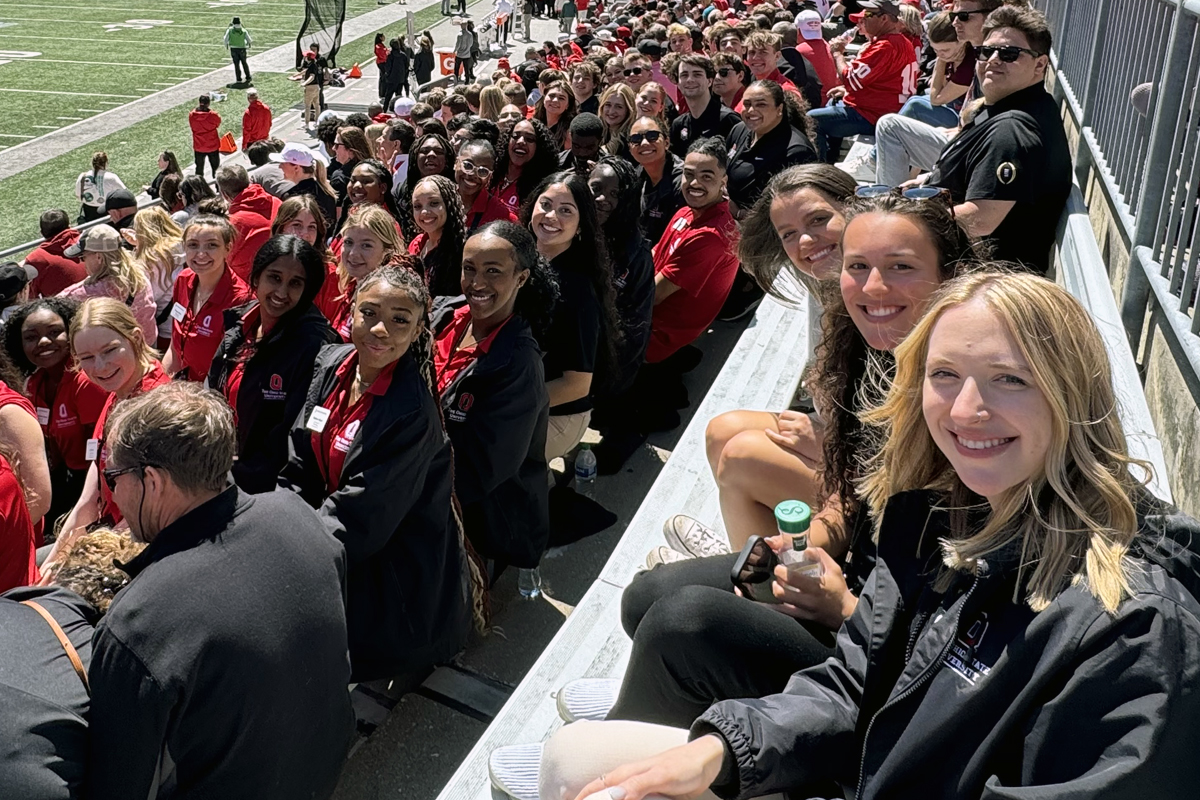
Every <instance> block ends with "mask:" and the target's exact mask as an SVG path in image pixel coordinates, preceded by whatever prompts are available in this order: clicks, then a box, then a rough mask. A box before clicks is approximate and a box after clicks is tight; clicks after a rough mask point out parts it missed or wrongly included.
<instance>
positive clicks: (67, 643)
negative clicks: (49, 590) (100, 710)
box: [21, 600, 92, 697]
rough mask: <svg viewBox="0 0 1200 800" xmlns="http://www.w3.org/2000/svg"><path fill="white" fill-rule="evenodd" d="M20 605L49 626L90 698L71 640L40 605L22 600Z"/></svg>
mask: <svg viewBox="0 0 1200 800" xmlns="http://www.w3.org/2000/svg"><path fill="white" fill-rule="evenodd" d="M21 605H23V606H29V607H30V608H32V609H33V610H34V611H36V612H37V613H38V614H40V615H41V616H42V619H44V620H46V622H47V623H48V624H49V625H50V629H51V630H52V631H54V635H55V636H56V637H58V643H59V644H61V645H62V648H63V650H65V651H67V658H69V659H71V666H72V667H74V668H75V673H76V674H77V675H79V680H81V681H83V688H84V689H86V690H87V693H88V697H91V696H92V687H91V686H90V685H89V684H88V678H87V670H85V669H84V668H83V660H82V659H81V658H80V657H79V653H78V652H77V651H76V650H75V645H73V644H71V640H70V639H68V638H67V634H65V633H63V629H62V627H60V626H59V624H58V621H57V620H56V619H54V617H52V616H50V612H49V611H47V610H46V609H44V608H42V606H41V605H39V604H38V603H36V602H34V601H33V600H22V601H21Z"/></svg>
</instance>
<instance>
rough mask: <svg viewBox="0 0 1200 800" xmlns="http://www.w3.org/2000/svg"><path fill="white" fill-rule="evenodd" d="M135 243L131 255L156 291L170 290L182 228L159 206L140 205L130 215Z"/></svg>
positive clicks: (179, 254)
mask: <svg viewBox="0 0 1200 800" xmlns="http://www.w3.org/2000/svg"><path fill="white" fill-rule="evenodd" d="M133 232H134V233H135V234H137V246H135V247H134V249H133V257H134V259H135V260H136V261H137V262H138V264H140V265H141V267H142V269H143V270H144V271H145V273H146V278H147V279H148V280H149V281H150V285H151V287H152V288H153V289H154V291H155V294H163V293H165V292H169V291H171V286H172V283H173V281H172V279H171V275H172V273H173V272H174V271H175V263H176V261H177V260H182V256H183V228H180V227H179V226H178V225H176V224H175V220H173V219H171V215H170V214H168V213H167V212H166V211H164V210H163V209H162V208H161V207H160V206H151V207H150V208H143V209H142V210H141V211H139V212H137V215H136V216H134V218H133Z"/></svg>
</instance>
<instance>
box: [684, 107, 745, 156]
mask: <svg viewBox="0 0 1200 800" xmlns="http://www.w3.org/2000/svg"><path fill="white" fill-rule="evenodd" d="M741 121H742V118H741V117H739V116H738V114H737V112H736V111H734V110H733V109H732V108H730V107H729V106H727V105H725V104H724V103H722V102H721V98H719V97H717V96H716V95H715V94H714V95H712V96H711V97H710V98H709V100H708V106H706V107H705V109H704V113H703V114H701V115H700V116H699V117H693V116H692V115H691V114H690V113H688V114H680V115H679V117H678V118H677V119H676V120H675V121H674V122H672V123H671V152H672V153H674V154H675V155H677V156H679V157H680V158H684V157H686V156H687V151H688V148H689V147H691V146H692V142H695V141H697V140H699V139H704V138H707V137H709V136H720V137H721V138H722V139H725V138H727V137H728V136H729V133H730V131H732V130H733V128H734V126H735V125H737V124H738V123H739V122H741Z"/></svg>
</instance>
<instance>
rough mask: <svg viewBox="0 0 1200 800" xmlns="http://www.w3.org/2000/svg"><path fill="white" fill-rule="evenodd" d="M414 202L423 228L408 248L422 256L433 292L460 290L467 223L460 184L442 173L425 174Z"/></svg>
mask: <svg viewBox="0 0 1200 800" xmlns="http://www.w3.org/2000/svg"><path fill="white" fill-rule="evenodd" d="M412 203H413V220H414V221H415V222H416V225H417V227H418V228H419V229H420V230H421V232H420V233H418V234H417V235H416V236H415V237H414V238H413V240H412V241H411V242H409V243H408V252H409V253H410V254H412V255H414V256H419V257H420V259H421V263H422V264H423V265H424V272H423V273H422V274H424V276H425V283H426V284H428V285H429V294H430V295H432V296H433V297H440V296H442V295H451V296H453V295H457V294H460V293H461V292H462V288H461V285H460V280H459V264H460V263H461V262H462V251H463V243H464V242H465V241H466V238H467V234H466V224H467V223H466V220H465V218H464V217H465V212H464V211H463V206H462V199H461V197H460V196H459V194H458V186H457V185H456V184H455V183H454V181H451V180H450V179H448V178H444V177H442V176H441V175H431V176H429V177H428V178H422V179H421V180H420V181H419V182H418V183H417V187H416V189H415V190H414V191H413V199H412Z"/></svg>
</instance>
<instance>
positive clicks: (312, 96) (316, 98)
mask: <svg viewBox="0 0 1200 800" xmlns="http://www.w3.org/2000/svg"><path fill="white" fill-rule="evenodd" d="M310 115H311V116H310ZM319 116H321V87H320V86H318V85H316V84H315V83H310V84H309V85H308V86H305V87H304V124H305V125H311V124H312V123H314V122H316V121H317V117H319Z"/></svg>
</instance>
